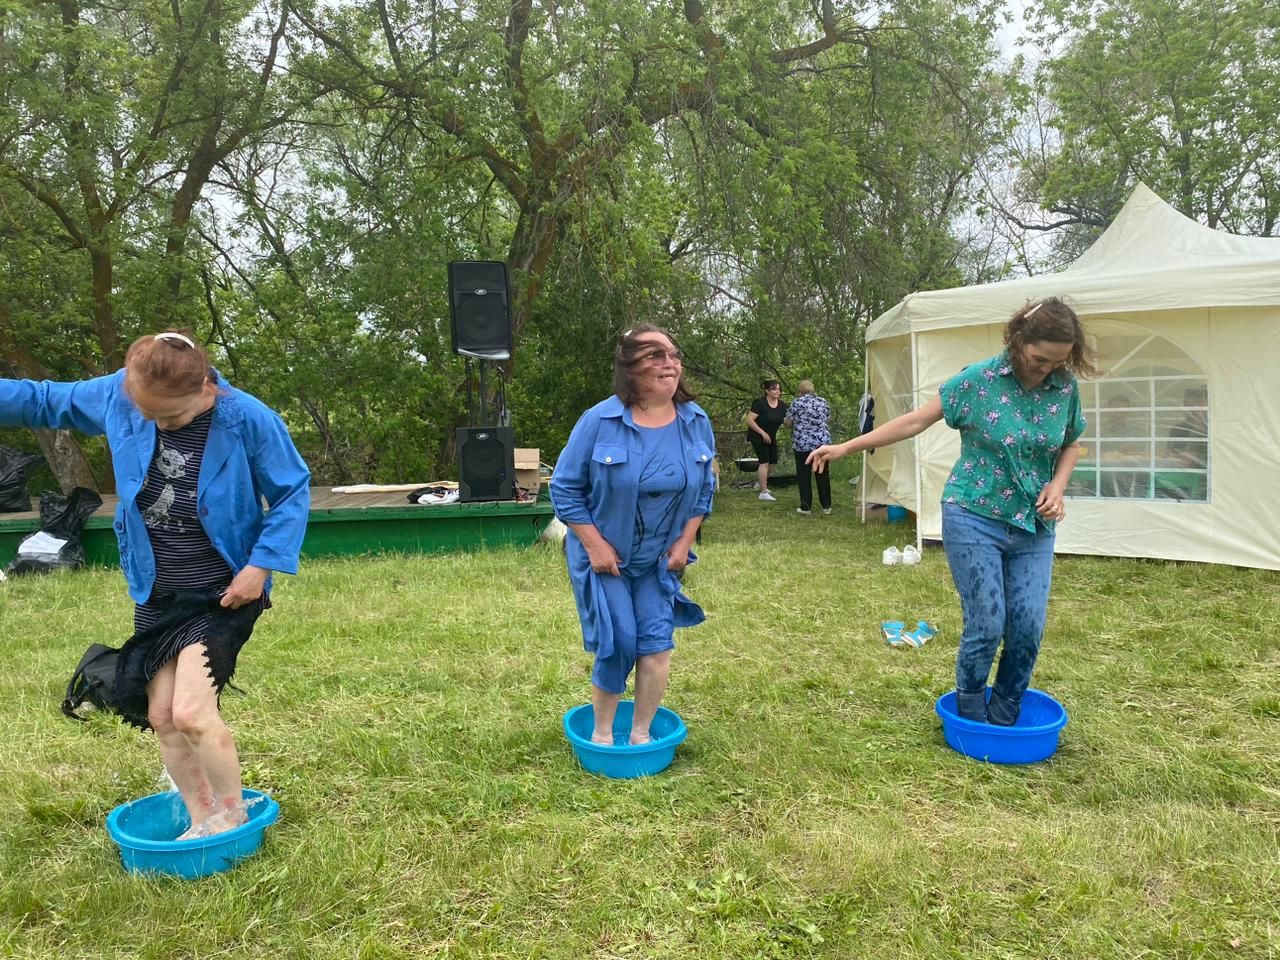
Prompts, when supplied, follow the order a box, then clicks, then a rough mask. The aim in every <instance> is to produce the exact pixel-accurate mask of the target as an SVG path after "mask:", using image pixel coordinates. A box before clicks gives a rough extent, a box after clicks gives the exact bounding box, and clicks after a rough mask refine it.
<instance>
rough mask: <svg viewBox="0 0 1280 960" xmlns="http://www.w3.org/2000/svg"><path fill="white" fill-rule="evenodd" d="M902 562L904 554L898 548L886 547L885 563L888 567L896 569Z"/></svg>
mask: <svg viewBox="0 0 1280 960" xmlns="http://www.w3.org/2000/svg"><path fill="white" fill-rule="evenodd" d="M901 562H902V554H901V553H899V552H898V548H897V547H885V550H884V563H885V566H886V567H896V566H897V565H898V564H900V563H901Z"/></svg>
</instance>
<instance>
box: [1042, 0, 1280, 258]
mask: <svg viewBox="0 0 1280 960" xmlns="http://www.w3.org/2000/svg"><path fill="white" fill-rule="evenodd" d="M1036 36H1037V37H1038V38H1039V41H1040V43H1039V45H1040V46H1041V47H1046V48H1049V47H1054V46H1058V47H1061V49H1062V53H1061V55H1059V56H1056V57H1052V58H1050V59H1047V60H1045V62H1044V64H1043V66H1042V68H1041V70H1040V73H1039V84H1040V88H1041V90H1042V91H1043V93H1044V94H1045V95H1046V96H1047V97H1048V98H1049V99H1050V101H1051V103H1052V105H1053V107H1054V109H1055V113H1054V114H1053V116H1052V118H1051V121H1050V122H1051V125H1052V128H1053V129H1054V130H1055V131H1057V133H1058V135H1059V137H1060V142H1059V143H1058V144H1057V148H1056V149H1055V150H1054V151H1053V152H1052V154H1051V155H1050V156H1049V157H1048V158H1047V160H1046V161H1045V162H1044V163H1043V164H1042V165H1041V164H1036V165H1033V166H1031V167H1030V168H1029V169H1028V170H1027V175H1028V177H1030V179H1031V181H1032V183H1033V184H1034V187H1035V189H1036V190H1037V192H1038V194H1039V196H1040V198H1041V203H1042V205H1043V206H1044V207H1045V208H1046V209H1050V210H1053V211H1055V212H1058V213H1065V214H1068V215H1070V216H1072V217H1075V218H1077V219H1078V220H1079V221H1080V222H1081V223H1084V224H1086V225H1089V226H1092V227H1094V228H1095V229H1100V228H1102V227H1104V226H1105V225H1106V224H1107V223H1108V222H1110V219H1111V217H1113V216H1114V215H1115V213H1116V212H1117V211H1118V210H1119V208H1120V206H1121V204H1122V203H1123V202H1124V200H1125V199H1126V197H1127V196H1128V194H1129V192H1130V190H1131V189H1132V188H1133V186H1134V184H1135V183H1137V182H1138V181H1143V182H1145V183H1146V184H1147V185H1148V186H1150V187H1151V188H1152V189H1153V190H1155V191H1156V192H1157V193H1159V194H1160V195H1161V196H1163V197H1164V198H1165V199H1167V200H1168V201H1169V202H1170V203H1171V204H1173V205H1174V206H1175V207H1177V208H1178V209H1179V210H1181V211H1182V212H1183V213H1184V214H1186V215H1187V216H1188V217H1191V218H1193V219H1196V220H1200V221H1201V222H1203V223H1206V224H1208V225H1209V226H1211V227H1220V228H1222V229H1225V230H1228V231H1230V232H1234V233H1249V234H1257V235H1262V236H1270V235H1273V234H1274V233H1275V231H1276V228H1277V224H1278V222H1280V176H1278V175H1277V170H1280V54H1278V53H1277V50H1280V47H1278V46H1277V37H1280V8H1277V6H1276V5H1275V4H1274V3H1270V2H1266V0H1236V2H1232V3H1229V4H1227V5H1225V6H1224V5H1223V4H1221V3H1217V2H1213V0H1191V2H1174V0H1109V2H1107V3H1098V2H1095V0H1047V2H1044V3H1042V4H1041V5H1040V7H1039V19H1038V25H1037V28H1036Z"/></svg>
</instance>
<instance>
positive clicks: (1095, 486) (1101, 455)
mask: <svg viewBox="0 0 1280 960" xmlns="http://www.w3.org/2000/svg"><path fill="white" fill-rule="evenodd" d="M1097 348H1098V353H1099V355H1100V357H1101V359H1102V366H1103V368H1104V369H1107V370H1109V371H1110V372H1109V373H1108V374H1107V375H1106V376H1105V377H1103V378H1102V379H1100V380H1096V381H1093V382H1086V383H1082V384H1081V385H1080V399H1081V403H1082V404H1083V407H1084V415H1085V417H1086V419H1087V420H1088V421H1089V426H1088V428H1087V429H1086V430H1085V433H1084V436H1082V437H1081V439H1080V444H1081V447H1082V448H1083V455H1082V456H1081V458H1080V463H1079V464H1078V465H1077V467H1076V469H1075V472H1074V473H1072V475H1071V482H1070V484H1068V486H1067V495H1068V496H1072V497H1089V498H1094V499H1100V500H1115V499H1121V500H1187V501H1199V502H1205V501H1207V500H1208V499H1209V486H1210V484H1209V476H1210V470H1209V384H1208V380H1207V378H1206V377H1205V376H1204V374H1203V373H1202V372H1201V370H1200V368H1199V366H1198V365H1197V364H1196V363H1195V362H1194V361H1193V360H1192V359H1191V358H1190V357H1188V356H1187V355H1186V353H1184V352H1183V351H1182V350H1180V349H1179V348H1178V347H1177V346H1176V345H1174V344H1173V343H1171V342H1170V341H1168V340H1166V339H1164V338H1163V337H1157V336H1154V335H1142V336H1132V335H1129V336H1114V337H1105V338H1100V339H1099V340H1098V343H1097Z"/></svg>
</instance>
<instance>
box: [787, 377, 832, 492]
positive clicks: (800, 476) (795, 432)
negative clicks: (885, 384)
mask: <svg viewBox="0 0 1280 960" xmlns="http://www.w3.org/2000/svg"><path fill="white" fill-rule="evenodd" d="M830 419H831V406H830V404H828V403H827V401H825V400H823V399H822V398H821V397H820V396H818V395H817V394H816V393H814V392H813V381H812V380H801V381H800V382H799V383H798V384H796V398H795V399H794V400H792V401H791V406H790V407H788V408H787V419H786V420H784V421H783V425H784V426H788V427H790V428H791V450H792V452H793V453H794V454H795V455H796V479H797V481H798V485H799V487H800V506H799V507H797V508H796V513H803V514H805V515H806V516H807V515H808V514H809V513H811V512H812V510H813V484H812V482H811V481H810V474H811V473H812V472H813V468H812V467H810V466H809V454H810V453H812V452H813V451H814V450H817V449H818V448H819V447H821V446H823V445H825V444H828V443H830V442H831V430H830V429H829V428H828V427H827V421H828V420H830ZM817 481H818V502H819V503H820V504H822V512H823V513H830V512H831V474H829V473H827V472H826V471H825V470H821V471H819V472H818V473H817Z"/></svg>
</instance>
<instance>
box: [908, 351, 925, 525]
mask: <svg viewBox="0 0 1280 960" xmlns="http://www.w3.org/2000/svg"><path fill="white" fill-rule="evenodd" d="M911 403H912V409H913V410H914V409H915V408H916V406H918V405H919V403H920V354H919V353H918V352H917V350H916V333H915V331H914V330H912V331H911ZM911 452H912V455H913V456H914V457H915V459H916V550H917V551H920V550H922V549H924V538H923V537H921V536H920V515H921V513H923V511H924V504H922V503H921V502H920V496H921V492H922V489H923V486H924V484H923V474H924V465H923V464H922V463H921V462H920V434H918V433H917V434H916V435H915V436H914V437H912V438H911Z"/></svg>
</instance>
